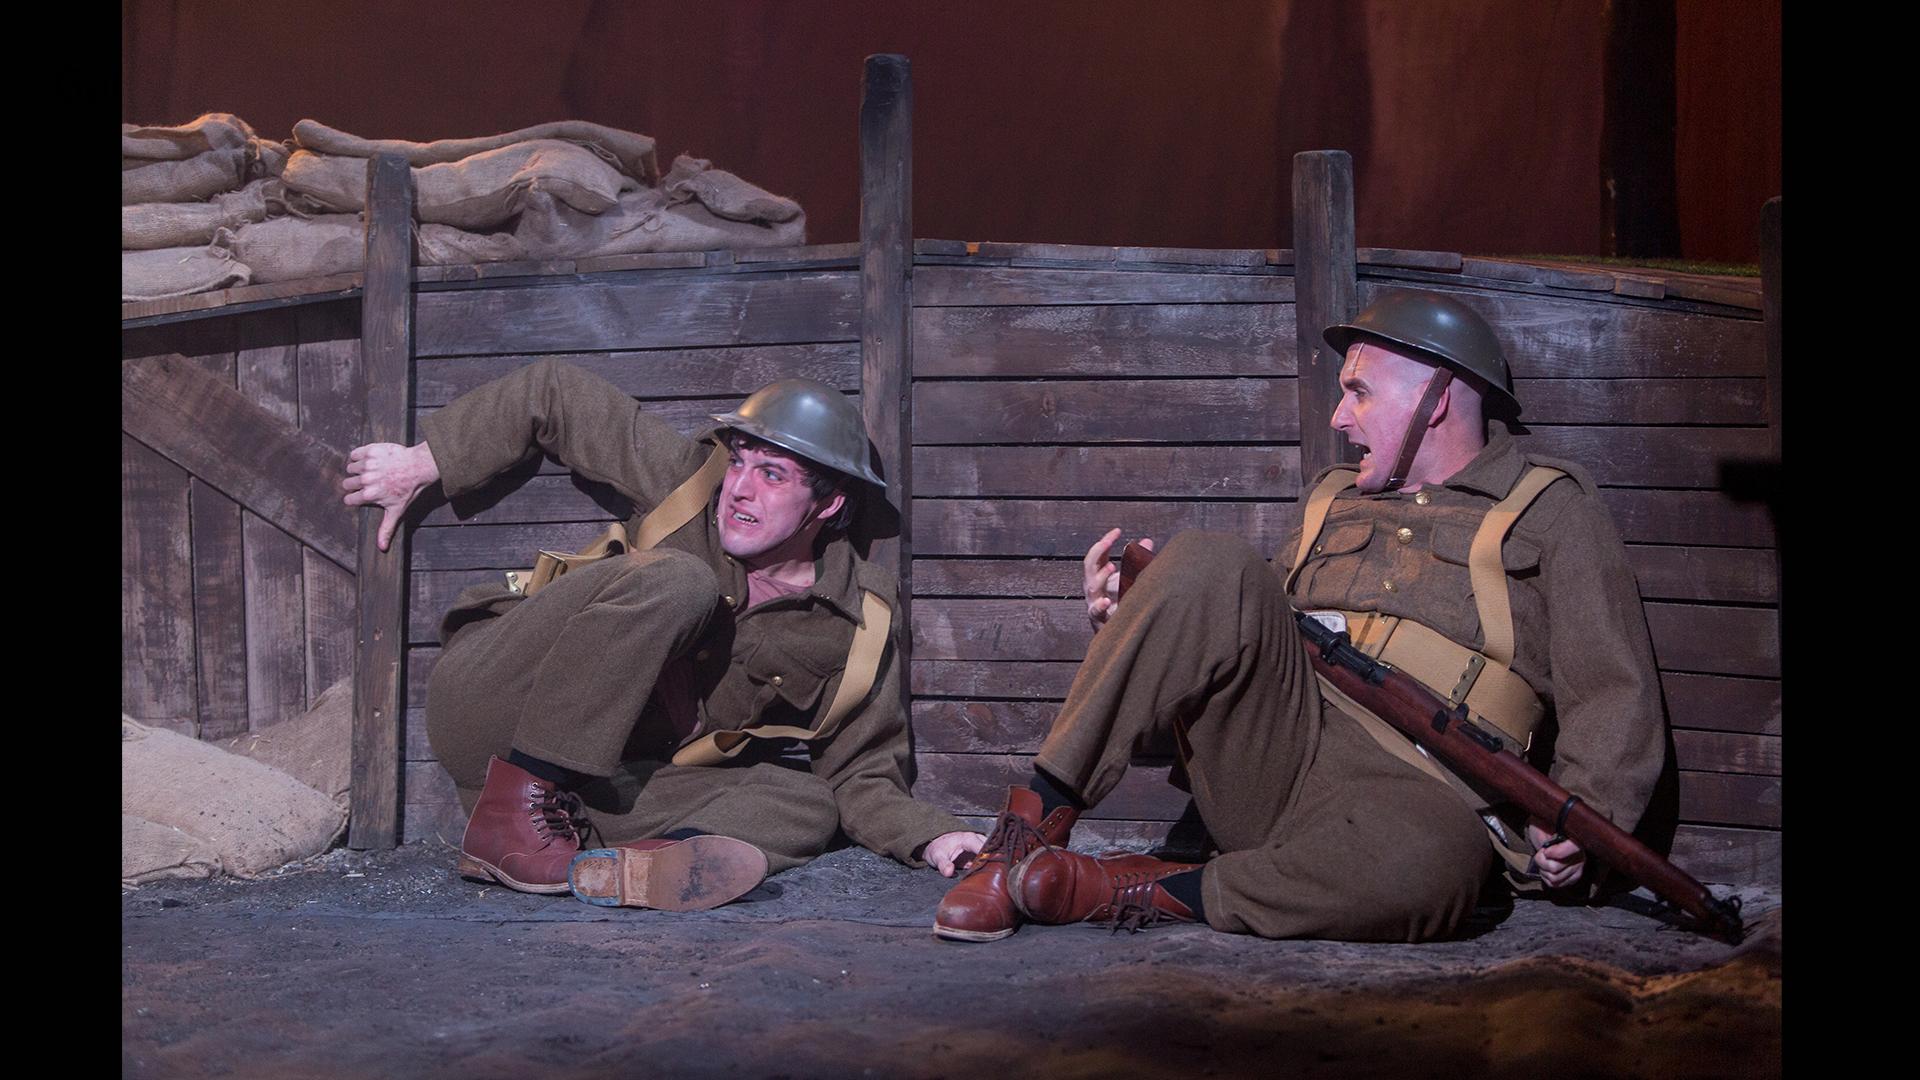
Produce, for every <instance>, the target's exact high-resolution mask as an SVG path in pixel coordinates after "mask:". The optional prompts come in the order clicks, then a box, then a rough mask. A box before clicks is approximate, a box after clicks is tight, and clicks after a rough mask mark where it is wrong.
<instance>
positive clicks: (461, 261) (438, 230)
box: [413, 225, 527, 266]
mask: <svg viewBox="0 0 1920 1080" xmlns="http://www.w3.org/2000/svg"><path fill="white" fill-rule="evenodd" d="M413 250H414V262H415V263H417V264H418V265H420V266H465V265H469V264H471V263H490V262H515V261H517V260H520V259H524V258H526V257H527V252H526V248H525V247H523V246H522V245H521V243H520V240H519V238H518V237H516V236H514V235H513V234H512V233H507V232H501V233H474V232H467V231H466V230H464V229H456V228H454V227H453V226H451V225H422V226H420V227H419V228H418V229H416V230H414V234H413Z"/></svg>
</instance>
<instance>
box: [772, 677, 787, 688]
mask: <svg viewBox="0 0 1920 1080" xmlns="http://www.w3.org/2000/svg"><path fill="white" fill-rule="evenodd" d="M786 684H787V680H785V679H783V678H781V677H780V676H778V675H775V676H774V677H773V685H775V686H785V685H786Z"/></svg>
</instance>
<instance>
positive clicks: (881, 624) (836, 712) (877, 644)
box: [673, 590, 893, 765]
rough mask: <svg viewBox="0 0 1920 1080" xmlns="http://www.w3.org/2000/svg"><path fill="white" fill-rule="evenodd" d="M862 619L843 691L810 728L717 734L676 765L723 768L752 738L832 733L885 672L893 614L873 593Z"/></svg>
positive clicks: (866, 596) (863, 601) (692, 746)
mask: <svg viewBox="0 0 1920 1080" xmlns="http://www.w3.org/2000/svg"><path fill="white" fill-rule="evenodd" d="M860 614H861V618H863V619H864V620H865V622H864V624H863V625H861V626H860V627H859V628H858V629H856V630H854V632H853V644H852V645H850V646H849V647H848V648H847V663H846V667H845V669H844V672H843V674H842V675H841V676H840V689H839V690H837V691H835V692H834V695H833V703H832V704H830V705H828V706H827V710H826V712H824V713H822V714H821V716H820V719H819V721H818V722H816V723H815V724H814V725H813V727H811V728H803V727H795V726H793V725H791V724H762V725H760V726H758V727H750V728H742V729H741V730H739V731H714V732H709V733H708V734H706V735H703V736H701V737H700V738H698V739H695V740H694V741H693V742H690V743H688V744H687V745H685V746H683V747H681V748H680V749H679V751H678V752H676V753H675V754H674V755H673V763H674V764H675V765H718V764H720V763H721V762H723V761H725V760H727V759H728V758H730V757H733V756H734V755H736V754H738V753H739V752H740V751H741V750H742V749H744V748H745V747H746V745H747V742H748V740H750V739H799V740H801V741H808V740H812V739H821V738H825V737H826V736H828V735H831V734H833V732H834V731H835V730H837V729H838V728H839V726H840V721H842V720H844V719H846V717H847V714H849V713H851V712H852V711H853V710H854V709H855V708H856V707H858V706H859V704H860V703H861V702H862V701H865V700H866V698H867V692H868V691H870V690H872V689H873V681H874V679H875V678H877V677H878V676H879V673H880V659H881V657H882V656H884V655H885V654H886V651H887V632H888V631H889V630H891V629H892V627H893V609H892V608H890V607H888V606H887V602H886V601H885V600H882V599H881V598H880V597H878V596H876V595H874V594H873V593H871V592H866V591H864V590H863V591H862V593H861V598H860Z"/></svg>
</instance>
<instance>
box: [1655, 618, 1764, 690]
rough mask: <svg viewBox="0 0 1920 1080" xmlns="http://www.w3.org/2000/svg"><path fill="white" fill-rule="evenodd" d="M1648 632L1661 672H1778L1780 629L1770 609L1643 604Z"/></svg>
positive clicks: (1720, 673) (1738, 673) (1714, 673)
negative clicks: (1651, 637)
mask: <svg viewBox="0 0 1920 1080" xmlns="http://www.w3.org/2000/svg"><path fill="white" fill-rule="evenodd" d="M1643 606H1644V607H1645V608H1646V612H1647V632H1648V633H1649V634H1651V635H1652V636H1653V655H1654V659H1655V660H1656V661H1657V662H1658V663H1659V665H1660V667H1661V669H1662V670H1666V671H1694V672H1702V673H1705V674H1713V675H1764V676H1776V675H1779V674H1780V627H1779V622H1778V621H1777V620H1776V618H1775V617H1774V613H1773V610H1772V609H1771V608H1729V607H1707V606H1702V605H1692V604H1646V605H1643Z"/></svg>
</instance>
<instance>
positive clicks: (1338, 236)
mask: <svg viewBox="0 0 1920 1080" xmlns="http://www.w3.org/2000/svg"><path fill="white" fill-rule="evenodd" d="M1293 252H1294V256H1293V258H1294V265H1293V274H1294V279H1295V281H1296V282H1297V288H1298V304H1299V310H1298V312H1297V315H1296V324H1295V330H1294V355H1295V356H1296V357H1297V360H1298V371H1299V375H1300V389H1299V403H1300V404H1299V427H1300V432H1301V435H1300V439H1301V444H1300V469H1301V471H1302V472H1303V473H1305V474H1306V475H1308V476H1314V475H1317V474H1318V473H1319V472H1320V470H1322V469H1324V468H1326V467H1327V466H1329V465H1332V464H1335V463H1337V462H1342V461H1357V460H1359V454H1357V453H1356V452H1355V451H1354V450H1353V448H1352V447H1351V446H1350V445H1349V444H1348V443H1347V438H1346V436H1345V435H1344V434H1342V433H1341V432H1338V431H1335V430H1333V428H1331V427H1330V426H1329V421H1331V420H1332V418H1333V411H1334V409H1335V407H1336V406H1338V404H1339V402H1340V394H1341V390H1340V369H1341V366H1342V365H1343V364H1344V363H1345V361H1346V358H1345V357H1344V356H1343V355H1341V354H1340V353H1339V352H1338V351H1336V350H1335V349H1333V348H1331V347H1329V346H1328V345H1327V342H1326V339H1325V338H1324V337H1323V336H1322V331H1323V330H1325V329H1326V328H1327V327H1329V326H1333V325H1335V324H1337V323H1344V322H1348V321H1350V320H1351V319H1352V318H1353V317H1354V316H1355V315H1356V314H1358V313H1359V311H1360V307H1361V305H1362V303H1364V299H1363V298H1362V296H1361V295H1360V291H1359V279H1358V276H1357V275H1358V270H1359V267H1358V263H1357V259H1358V251H1357V250H1356V248H1355V244H1354V231H1353V157H1352V155H1350V154H1348V153H1347V152H1346V151H1345V150H1308V151H1304V152H1302V153H1297V154H1295V155H1293Z"/></svg>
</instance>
